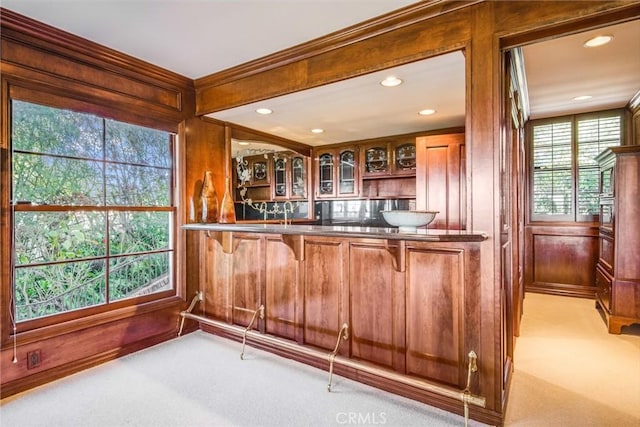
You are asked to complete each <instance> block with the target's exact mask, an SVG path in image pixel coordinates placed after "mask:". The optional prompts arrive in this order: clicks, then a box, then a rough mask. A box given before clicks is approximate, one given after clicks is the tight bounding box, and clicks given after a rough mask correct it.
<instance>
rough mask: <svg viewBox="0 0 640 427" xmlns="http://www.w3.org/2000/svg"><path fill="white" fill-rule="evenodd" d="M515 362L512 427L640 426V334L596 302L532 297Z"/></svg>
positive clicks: (509, 412) (527, 303)
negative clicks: (611, 328) (617, 326)
mask: <svg viewBox="0 0 640 427" xmlns="http://www.w3.org/2000/svg"><path fill="white" fill-rule="evenodd" d="M514 359H515V360H514V362H515V363H514V366H515V371H514V375H513V382H512V387H511V394H510V401H509V405H508V408H507V414H506V422H505V424H506V425H507V426H545V427H550V426H558V427H572V426H576V427H578V426H580V427H583V426H616V427H626V426H631V427H640V327H639V326H638V325H633V326H632V327H626V328H625V329H623V334H621V335H611V334H608V333H607V328H606V326H605V323H604V321H603V320H602V318H601V317H600V314H599V313H598V311H597V310H596V309H595V303H594V301H593V300H586V299H579V298H569V297H559V296H550V295H542V294H534V293H527V294H526V297H525V300H524V315H523V318H522V324H521V331H520V337H518V338H517V340H516V348H515V354H514Z"/></svg>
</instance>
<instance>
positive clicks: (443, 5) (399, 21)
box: [195, 0, 484, 91]
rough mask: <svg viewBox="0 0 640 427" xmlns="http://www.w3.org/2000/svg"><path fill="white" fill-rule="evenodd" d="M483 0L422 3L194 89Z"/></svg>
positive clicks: (212, 78)
mask: <svg viewBox="0 0 640 427" xmlns="http://www.w3.org/2000/svg"><path fill="white" fill-rule="evenodd" d="M482 1H484V0H473V1H462V0H454V1H449V0H430V1H422V2H418V3H415V4H412V5H409V6H405V7H403V8H401V9H398V10H395V11H393V12H390V13H387V14H384V15H381V16H378V17H376V18H372V19H369V20H367V21H364V22H361V23H359V24H356V25H352V26H350V27H347V28H344V29H342V30H339V31H336V32H333V33H330V34H327V35H325V36H322V37H319V38H316V39H313V40H311V41H308V42H305V43H302V44H299V45H296V46H293V47H290V48H287V49H284V50H281V51H279V52H276V53H273V54H270V55H267V56H264V57H261V58H257V59H255V60H252V61H249V62H245V63H244V64H240V65H238V66H235V67H232V68H228V69H226V70H223V71H220V72H217V73H214V74H210V75H208V76H204V77H200V78H198V79H196V80H195V87H196V90H197V91H198V90H201V89H204V88H207V87H211V86H218V85H221V84H225V83H229V82H231V81H234V80H239V79H243V78H246V77H249V76H252V75H255V74H259V73H261V72H264V71H267V70H271V69H274V68H278V67H282V66H285V65H288V64H291V63H294V62H298V61H302V60H305V59H308V58H311V57H313V56H317V55H320V54H323V53H326V52H329V51H332V50H336V49H340V48H343V47H345V46H349V45H351V44H354V43H357V42H360V41H362V40H366V39H369V38H372V37H375V36H378V35H380V34H384V33H388V32H390V31H393V30H396V29H398V28H402V27H406V26H409V25H412V24H415V23H417V22H421V21H425V20H427V19H430V18H433V17H435V16H439V15H443V14H445V13H450V12H452V11H455V10H458V9H461V8H464V7H469V6H471V5H473V4H476V3H481V2H482Z"/></svg>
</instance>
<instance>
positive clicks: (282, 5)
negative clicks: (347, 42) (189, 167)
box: [0, 0, 416, 79]
mask: <svg viewBox="0 0 640 427" xmlns="http://www.w3.org/2000/svg"><path fill="white" fill-rule="evenodd" d="M415 2H416V1H415V0H1V1H0V4H1V5H2V7H4V8H6V9H11V10H12V11H14V12H17V13H20V14H22V15H26V16H28V17H31V18H33V19H36V20H38V21H40V22H44V23H45V24H49V25H52V26H54V27H56V28H59V29H62V30H65V31H68V32H70V33H73V34H76V35H78V36H81V37H84V38H86V39H88V40H92V41H95V42H98V43H100V44H102V45H105V46H108V47H110V48H112V49H115V50H118V51H121V52H124V53H127V54H129V55H132V56H134V57H136V58H139V59H143V60H145V61H147V62H150V63H152V64H155V65H158V66H160V67H163V68H166V69H168V70H171V71H175V72H176V73H178V74H181V75H183V76H186V77H190V78H192V79H195V78H198V77H203V76H206V75H208V74H212V73H214V72H217V71H221V70H224V69H227V68H230V67H233V66H235V65H238V64H242V63H244V62H247V61H251V60H253V59H256V58H260V57H262V56H266V55H269V54H271V53H274V52H277V51H279V50H282V49H286V48H288V47H292V46H294V45H297V44H300V43H304V42H306V41H309V40H312V39H315V38H318V37H321V36H324V35H326V34H328V33H332V32H334V31H337V30H341V29H343V28H345V27H348V26H351V25H354V24H357V23H360V22H362V21H366V20H367V19H370V18H373V17H376V16H379V15H382V14H385V13H387V12H390V11H392V10H395V9H399V8H401V7H403V6H406V5H409V4H411V3H415Z"/></svg>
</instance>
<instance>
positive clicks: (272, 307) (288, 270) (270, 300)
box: [265, 240, 298, 339]
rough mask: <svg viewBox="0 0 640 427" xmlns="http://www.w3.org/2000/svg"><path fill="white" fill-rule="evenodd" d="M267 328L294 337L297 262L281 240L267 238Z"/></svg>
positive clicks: (272, 331)
mask: <svg viewBox="0 0 640 427" xmlns="http://www.w3.org/2000/svg"><path fill="white" fill-rule="evenodd" d="M265 257H266V265H267V269H266V274H265V276H266V277H265V281H266V288H265V289H266V295H265V297H266V303H265V308H266V330H267V333H270V334H273V335H277V336H279V337H285V338H289V339H295V335H296V334H295V333H296V300H297V283H298V264H297V261H296V260H295V257H294V255H293V252H292V251H291V249H290V248H289V247H288V246H287V245H285V244H284V243H282V242H281V241H274V240H267V250H266V252H265Z"/></svg>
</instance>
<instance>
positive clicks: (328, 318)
mask: <svg viewBox="0 0 640 427" xmlns="http://www.w3.org/2000/svg"><path fill="white" fill-rule="evenodd" d="M346 245H347V244H346V243H344V242H336V241H328V240H320V241H316V240H306V241H305V250H304V253H305V269H306V271H305V290H304V301H305V308H304V343H305V344H311V345H314V346H317V347H322V348H325V349H328V350H333V348H334V347H335V345H336V339H337V337H338V331H339V330H340V326H341V324H342V322H343V321H344V320H346V319H343V318H342V307H345V306H346V304H345V302H344V301H345V292H346V281H345V272H346V271H347V270H346V269H345V266H344V265H343V264H344V263H345V260H347V256H348V252H347V249H346V248H345V246H346ZM347 261H348V260H347ZM346 299H348V294H347V295H346ZM341 353H344V346H343V348H342V349H341Z"/></svg>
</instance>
